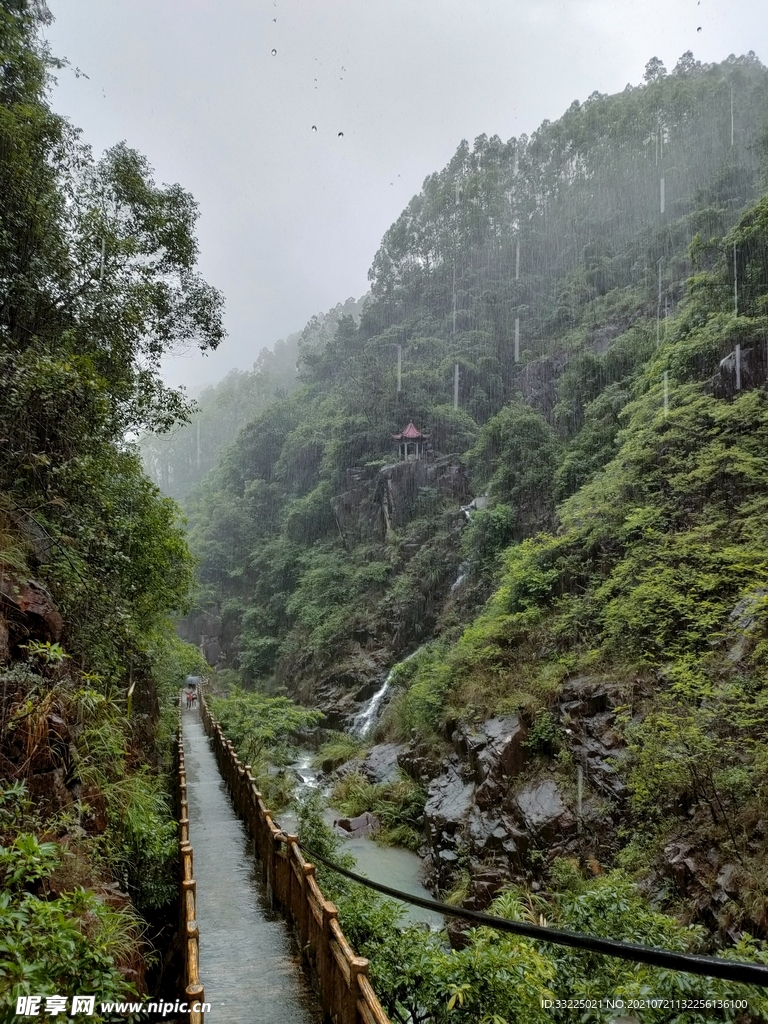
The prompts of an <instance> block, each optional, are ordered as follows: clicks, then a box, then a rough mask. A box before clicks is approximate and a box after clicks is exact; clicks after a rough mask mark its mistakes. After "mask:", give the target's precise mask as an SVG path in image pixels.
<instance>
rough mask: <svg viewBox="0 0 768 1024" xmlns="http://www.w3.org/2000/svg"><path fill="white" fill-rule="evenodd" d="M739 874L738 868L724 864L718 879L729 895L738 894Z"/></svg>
mask: <svg viewBox="0 0 768 1024" xmlns="http://www.w3.org/2000/svg"><path fill="white" fill-rule="evenodd" d="M737 872H738V868H737V867H736V865H735V864H723V866H722V868H721V869H720V872H719V874H718V876H717V879H716V881H717V884H718V885H719V886H720V888H721V889H723V890H724V891H725V892H727V893H733V894H736V893H738V891H739V885H738V879H737V877H736V876H737Z"/></svg>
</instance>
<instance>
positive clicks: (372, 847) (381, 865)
mask: <svg viewBox="0 0 768 1024" xmlns="http://www.w3.org/2000/svg"><path fill="white" fill-rule="evenodd" d="M374 696H375V695H374ZM372 699H373V698H372ZM314 757H315V752H314V751H312V750H306V749H304V750H301V751H300V754H299V757H298V758H297V759H296V760H295V761H294V762H293V763H292V764H291V765H290V766H289V771H292V772H293V773H294V775H295V776H296V779H297V781H298V784H297V786H296V796H297V797H299V798H300V797H301V796H302V795H303V794H304V793H308V792H312V791H313V790H314V791H320V792H321V793H323V795H327V794H326V787H325V784H324V782H323V781H322V780H320V779H319V777H318V776H319V774H320V773H319V771H318V770H317V769H316V768H313V767H312V760H313V758H314ZM324 817H325V820H326V822H327V824H328V825H330V826H331V828H333V826H334V824H335V822H336V819H337V818H340V817H342V812H341V811H339V810H334V808H333V807H331V806H326V808H325V811H324ZM279 819H280V824H281V826H282V827H283V828H284V829H286V830H287V831H289V832H295V831H296V828H297V824H298V822H297V819H296V814H295V813H294V811H293V810H292V809H291V808H289V809H288V810H286V811H283V812H282V814H280V816H279ZM334 832H335V833H336V834H337V835H339V836H340V837H341V838H342V839H343V840H344V846H343V849H344V850H345V851H346V852H347V853H351V854H352V856H353V857H354V858H355V867H356V870H357V871H358V872H359V873H360V874H362V875H367V877H368V878H371V879H373V880H374V881H376V882H381V883H382V884H383V885H390V886H392V887H393V888H395V889H401V890H402V891H403V892H407V893H411V894H412V895H413V896H421V897H423V898H425V899H434V897H433V895H432V893H431V892H429V890H428V889H426V888H425V887H424V886H423V885H422V883H421V859H420V858H419V857H418V856H417V855H416V854H415V853H413V852H412V851H411V850H405V849H402V848H400V847H396V846H384V845H383V844H381V843H377V842H376V841H375V840H374V839H370V838H368V837H363V838H360V837H358V838H353V837H351V836H350V837H347V836H345V834H344V832H343V831H341V830H339V829H334ZM402 906H403V907H404V908H405V913H404V914H403V918H402V923H403V924H422V925H423V924H426V925H429V927H430V928H431V929H433V930H440V929H442V927H443V923H444V922H443V917H442V915H441V914H436V913H433V912H432V911H429V910H424V909H422V908H421V907H414V906H411V905H410V904H408V903H404V904H402Z"/></svg>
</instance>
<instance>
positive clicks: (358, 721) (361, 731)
mask: <svg viewBox="0 0 768 1024" xmlns="http://www.w3.org/2000/svg"><path fill="white" fill-rule="evenodd" d="M393 671H394V669H392V670H391V671H390V673H389V675H388V676H387V678H386V679H385V680H384V684H383V686H382V687H381V689H379V690H377V691H376V693H374V695H373V696H372V697H371V698H370V700H367V701H366V702H365V704H364V705H363V707H362V710H361V711H359V712H358V713H357V714H356V715H355V717H354V719H353V721H352V728H351V729H350V730H349V731H350V732H351V733H352V735H353V736H357V737H359V739H363V738H364V737H365V736H367V735H368V733H369V732H370V731H371V727H372V726H373V723H374V721H375V720H376V716H377V715H378V713H379V708H380V707H381V702H382V701H383V700H384V698H385V697H386V695H387V690H388V689H389V680H390V679H391V678H392V672H393Z"/></svg>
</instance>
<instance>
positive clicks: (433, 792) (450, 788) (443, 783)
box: [424, 765, 474, 834]
mask: <svg viewBox="0 0 768 1024" xmlns="http://www.w3.org/2000/svg"><path fill="white" fill-rule="evenodd" d="M473 791H474V786H473V785H472V783H471V782H465V781H464V779H463V778H462V776H461V774H460V773H459V770H458V768H457V767H456V766H455V765H449V766H448V768H447V770H446V771H445V772H444V773H443V774H442V775H439V776H438V777H437V778H436V779H433V780H432V782H430V784H429V789H428V795H427V803H426V806H425V807H424V817H425V819H426V821H427V825H428V827H429V828H430V829H431V830H432V831H433V832H434V833H435V834H440V833H445V832H447V833H453V832H455V831H456V830H457V828H459V826H460V825H461V824H462V822H463V821H464V819H465V818H466V816H467V814H468V813H469V809H470V808H471V806H472V794H473Z"/></svg>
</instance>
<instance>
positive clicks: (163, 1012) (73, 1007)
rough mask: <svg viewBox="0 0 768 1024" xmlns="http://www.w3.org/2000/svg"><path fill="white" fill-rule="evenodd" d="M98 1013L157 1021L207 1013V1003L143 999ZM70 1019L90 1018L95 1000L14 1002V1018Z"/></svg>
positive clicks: (103, 1005) (107, 1005)
mask: <svg viewBox="0 0 768 1024" xmlns="http://www.w3.org/2000/svg"><path fill="white" fill-rule="evenodd" d="M98 1008H99V1012H100V1013H102V1014H106V1013H111V1014H115V1013H118V1014H124V1015H125V1016H126V1017H127V1016H128V1015H129V1014H136V1013H142V1014H147V1015H150V1014H154V1015H155V1016H157V1017H168V1016H169V1015H172V1014H177V1013H210V1011H211V1004H210V1003H201V1002H194V1003H186V1002H182V1001H181V1000H179V999H177V1000H176V1002H168V1001H165V1000H153V999H145V1000H143V1001H142V1002H133V1003H99V1007H98ZM67 1011H69V1016H71V1017H74V1016H75V1014H78V1013H79V1014H85V1016H87V1017H91V1016H93V1014H94V1012H95V1011H96V996H83V995H79V996H72V997H71V998H68V997H67V996H19V997H18V998H17V1000H16V1016H17V1017H40V1016H46V1017H58V1016H59V1015H60V1014H62V1013H64V1014H66V1013H67Z"/></svg>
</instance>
